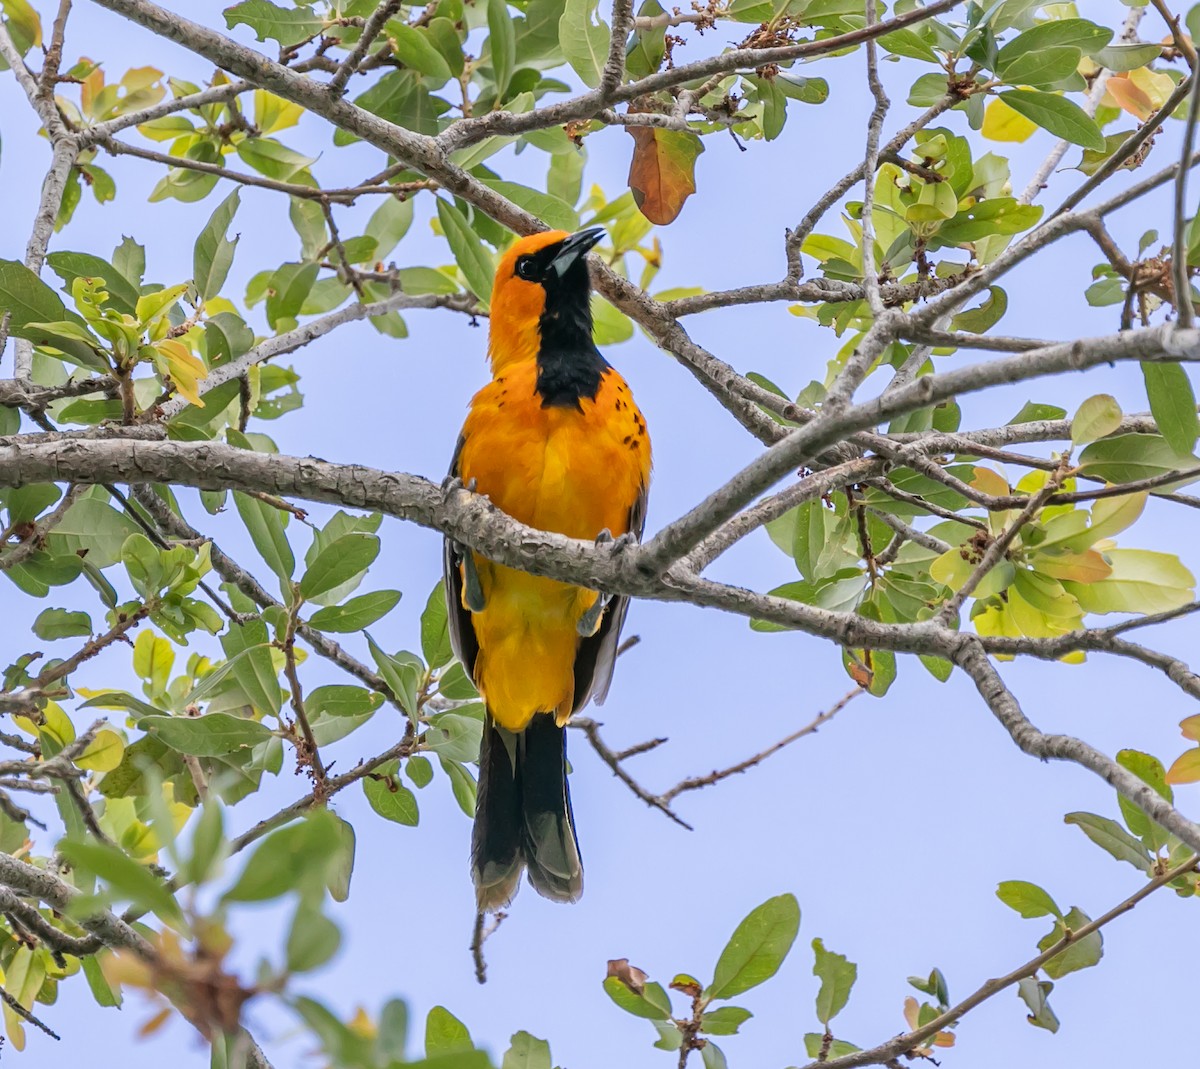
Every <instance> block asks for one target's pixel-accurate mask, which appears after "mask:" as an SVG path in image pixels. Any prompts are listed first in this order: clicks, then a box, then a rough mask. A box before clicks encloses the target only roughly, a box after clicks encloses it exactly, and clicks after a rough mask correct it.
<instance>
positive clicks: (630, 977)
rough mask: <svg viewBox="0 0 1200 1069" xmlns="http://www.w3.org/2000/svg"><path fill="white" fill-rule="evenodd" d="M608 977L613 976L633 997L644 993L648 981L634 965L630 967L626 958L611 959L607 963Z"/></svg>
mask: <svg viewBox="0 0 1200 1069" xmlns="http://www.w3.org/2000/svg"><path fill="white" fill-rule="evenodd" d="M608 976H615V977H616V978H617V979H618V980H620V981H621V983H623V984H624V985H625V986H626V987H627V988H629V990H630V991H632V992H633V993H634V994H635V995H641V994H643V993H644V992H645V990H646V981H647V980H648V979H649V977H648V976H647V975H646V974H645V973H644V972H642V970H641V969H639V968H638V967H637V966H636V965H630V964H629V959H628V958H613V959H612V960H611V961H610V962H609V963H608Z"/></svg>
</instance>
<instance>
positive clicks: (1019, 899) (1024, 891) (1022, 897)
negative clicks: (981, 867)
mask: <svg viewBox="0 0 1200 1069" xmlns="http://www.w3.org/2000/svg"><path fill="white" fill-rule="evenodd" d="M996 897H997V898H998V899H1000V901H1001V902H1003V903H1004V904H1005V905H1006V906H1008V907H1009V908H1010V909H1015V910H1016V911H1017V912H1018V913H1019V914H1021V916H1022V917H1046V916H1052V917H1061V916H1062V910H1060V909H1059V908H1058V905H1057V904H1056V903H1055V901H1054V899H1053V898H1051V897H1050V896H1049V895H1048V894H1047V893H1046V892H1045V891H1043V890H1042V889H1041V888H1040V887H1039V886H1038V885H1037V884H1036V883H1026V882H1025V881H1024V880H1005V881H1004V882H1003V883H1001V884H1000V885H999V886H998V887H997V888H996Z"/></svg>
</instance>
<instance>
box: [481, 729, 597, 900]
mask: <svg viewBox="0 0 1200 1069" xmlns="http://www.w3.org/2000/svg"><path fill="white" fill-rule="evenodd" d="M471 868H472V874H473V876H474V879H475V889H476V896H477V899H478V903H479V908H480V910H496V909H500V908H501V907H502V906H504V905H506V904H507V903H508V902H509V901H510V900H511V899H512V897H513V895H514V894H516V891H517V885H518V883H519V882H520V878H521V870H522V869H523V868H528V871H529V882H530V883H531V884H532V885H533V886H534V888H535V889H536V890H537V891H538V893H539V894H542V895H544V896H545V897H547V898H551V899H554V900H555V901H558V902H574V901H575V900H576V899H578V898H579V896H580V895H581V894H582V893H583V866H582V864H581V862H580V860H579V844H578V841H577V840H576V838H575V826H574V821H573V819H572V815H571V796H570V792H569V790H568V788H567V765H566V732H565V730H564V729H563V728H561V727H559V726H558V724H557V723H556V722H555V719H554V716H553V715H551V714H545V713H539V714H537V715H536V716H535V717H534V718H533V720H532V721H531V722H530V724H529V726H528V727H526V728H525V730H524V731H522V732H519V733H514V732H510V731H507V730H506V729H504V728H502V727H500V726H499V725H498V724H497V723H496V722H495V721H494V720H493V719H492V718H491V716H490V715H488V716H487V718H486V721H485V724H484V729H483V743H482V746H481V749H480V755H479V786H478V791H477V796H476V802H475V829H474V832H473V834H472V837H471Z"/></svg>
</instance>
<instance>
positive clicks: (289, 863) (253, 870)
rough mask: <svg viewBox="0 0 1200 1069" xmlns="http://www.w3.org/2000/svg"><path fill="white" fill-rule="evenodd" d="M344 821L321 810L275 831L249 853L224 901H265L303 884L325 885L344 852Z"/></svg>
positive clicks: (303, 885)
mask: <svg viewBox="0 0 1200 1069" xmlns="http://www.w3.org/2000/svg"><path fill="white" fill-rule="evenodd" d="M341 823H342V822H341V821H339V820H338V818H337V817H335V816H334V815H333V814H332V813H330V812H329V811H328V810H323V809H322V810H317V811H315V812H313V813H312V814H311V815H309V816H307V817H305V818H304V819H303V820H298V821H296V822H295V823H294V824H288V825H286V826H285V827H283V828H280V829H279V830H278V831H276V832H272V833H271V834H270V835H269V836H267V838H266V839H264V840H263V841H262V842H261V843H260V844H259V845H258V847H257V848H256V849H255V851H254V853H253V854H252V855H251V856H250V860H249V861H247V862H246V866H245V868H243V869H242V873H241V875H240V876H239V877H238V879H237V882H236V883H235V884H234V885H233V887H231V888H230V889H229V890H228V891H226V892H225V895H224V900H225V901H227V902H264V901H267V900H268V899H271V898H278V897H279V896H280V895H282V894H286V893H287V892H288V891H292V890H295V889H297V888H300V887H320V886H324V885H325V882H326V877H327V876H328V875H329V873H330V871H331V869H332V866H333V865H335V864H337V863H338V862H339V861H340V858H341V855H342V850H341V849H340V846H341V843H340V838H341V832H340V830H339V827H338V826H339V825H340V824H341Z"/></svg>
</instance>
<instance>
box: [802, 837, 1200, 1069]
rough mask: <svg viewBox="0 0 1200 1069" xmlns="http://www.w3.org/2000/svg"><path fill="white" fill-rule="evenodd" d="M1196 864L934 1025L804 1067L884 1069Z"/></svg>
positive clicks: (1168, 874)
mask: <svg viewBox="0 0 1200 1069" xmlns="http://www.w3.org/2000/svg"><path fill="white" fill-rule="evenodd" d="M1197 860H1198V859H1197V858H1196V857H1195V856H1194V855H1193V856H1192V857H1190V858H1189V859H1188V860H1186V861H1184V862H1182V863H1180V864H1178V865H1176V866H1175V867H1174V868H1171V869H1167V870H1166V871H1165V872H1162V873H1160V874H1159V875H1157V876H1155V877H1154V878H1153V879H1152V880H1150V881H1149V882H1148V883H1147V884H1146V885H1145V886H1143V887H1140V888H1138V890H1137V891H1135V892H1134V893H1133V894H1131V895H1130V896H1129V897H1128V898H1127V899H1125V900H1124V901H1123V902H1121V903H1120V904H1119V905H1116V906H1114V907H1113V908H1112V909H1110V910H1109V911H1108V912H1107V913H1104V914H1102V915H1101V916H1099V917H1097V918H1096V919H1095V920H1094V921H1089V922H1088V923H1087V924H1085V925H1083V926H1082V927H1080V928H1078V929H1076V930H1075V931H1068V932H1066V933H1065V934H1064V935H1063V936H1062V938H1060V939H1058V940H1056V941H1055V943H1054V944H1053V945H1052V946H1050V947H1047V948H1046V950H1044V951H1043V952H1042V953H1041V954H1039V955H1038V956H1037V957H1035V958H1031V959H1030V960H1029V961H1027V962H1025V964H1024V965H1019V966H1017V968H1015V969H1013V970H1012V972H1010V973H1007V974H1006V975H1004V976H1001V977H997V978H996V979H994V980H988V981H987V982H986V983H985V984H983V985H982V986H981V987H980V988H978V989H977V990H976V991H975V992H973V993H972V994H970V995H968V996H967V997H966V998H965V999H963V1000H962V1001H961V1002H959V1003H958V1004H957V1005H955V1006H951V1007H950V1009H948V1010H946V1011H945V1013H941V1014H938V1016H937V1017H935V1018H934V1019H933V1020H932V1021H928V1022H927V1023H926V1024H923V1025H922V1026H921V1027H920V1028H916V1029H914V1030H913V1031H911V1032H906V1033H904V1034H903V1035H900V1036H896V1037H895V1038H894V1039H890V1040H888V1041H887V1042H886V1043H881V1044H880V1045H879V1046H877V1047H872V1048H871V1049H870V1050H861V1051H855V1052H854V1053H852V1054H846V1055H843V1056H842V1057H840V1058H830V1059H829V1060H828V1061H825V1062H819V1061H813V1062H809V1063H808V1065H806V1066H804V1069H856V1067H858V1066H863V1065H883V1064H886V1063H887V1062H888V1061H890V1060H891V1059H894V1058H897V1057H899V1056H901V1055H904V1054H907V1053H908V1052H909V1051H911V1050H913V1049H914V1048H915V1047H918V1046H920V1045H921V1044H923V1043H924V1042H925V1040H927V1039H929V1038H930V1037H931V1036H935V1035H937V1033H938V1032H940V1031H941V1030H942V1029H943V1028H948V1027H950V1026H952V1025H954V1024H956V1023H957V1022H958V1021H960V1020H962V1018H963V1017H964V1016H966V1014H967V1013H969V1012H970V1011H971V1010H973V1009H974V1008H975V1007H976V1006H978V1005H979V1004H980V1003H982V1002H986V1001H987V1000H988V999H990V998H991V997H992V996H993V995H997V994H999V993H1000V992H1001V991H1004V990H1005V989H1006V988H1009V987H1012V986H1013V984H1016V983H1019V982H1020V981H1021V980H1024V979H1025V978H1026V977H1028V976H1035V975H1036V974H1037V972H1038V970H1039V969H1041V968H1042V966H1043V965H1045V964H1046V963H1047V962H1048V961H1050V960H1051V959H1052V958H1055V957H1057V956H1058V955H1059V954H1061V953H1062V952H1063V951H1064V950H1066V949H1067V948H1068V947H1070V946H1074V944H1076V943H1078V942H1079V941H1080V940H1082V939H1086V938H1087V937H1088V936H1089V935H1091V934H1092V933H1093V932H1098V931H1099V930H1100V929H1101V928H1103V927H1104V926H1105V925H1106V924H1108V923H1109V922H1111V921H1113V920H1115V919H1116V918H1117V917H1120V916H1121V915H1122V914H1124V913H1128V912H1129V911H1130V910H1131V909H1133V908H1134V906H1136V905H1137V904H1138V903H1139V902H1141V901H1142V899H1143V898H1146V897H1147V896H1149V895H1151V894H1153V893H1154V892H1155V891H1157V890H1158V889H1159V888H1160V887H1165V886H1166V885H1167V884H1169V883H1170V882H1171V881H1172V880H1177V879H1178V878H1179V877H1180V876H1184V875H1186V874H1187V873H1189V872H1191V871H1192V870H1194V869H1195V868H1196V864H1197Z"/></svg>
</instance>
